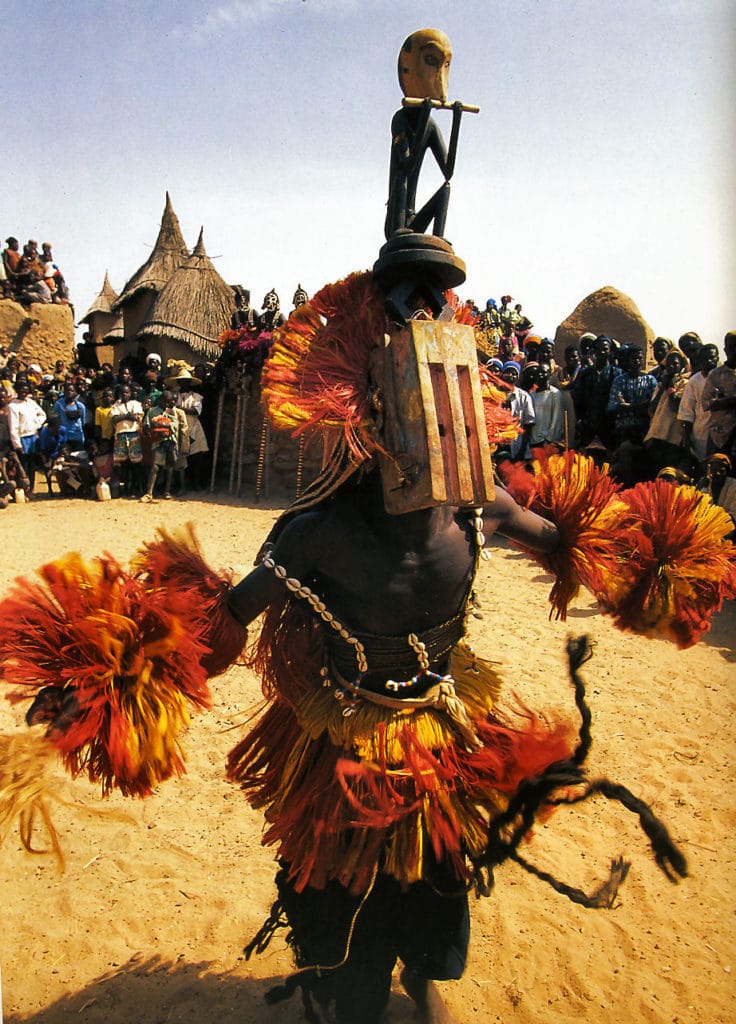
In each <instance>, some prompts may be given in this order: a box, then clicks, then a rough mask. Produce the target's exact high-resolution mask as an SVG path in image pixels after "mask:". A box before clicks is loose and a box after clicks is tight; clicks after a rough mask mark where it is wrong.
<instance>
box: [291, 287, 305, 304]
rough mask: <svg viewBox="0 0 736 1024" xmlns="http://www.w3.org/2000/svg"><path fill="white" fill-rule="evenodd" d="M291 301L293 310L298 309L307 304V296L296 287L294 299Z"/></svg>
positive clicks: (300, 288)
mask: <svg viewBox="0 0 736 1024" xmlns="http://www.w3.org/2000/svg"><path fill="white" fill-rule="evenodd" d="M291 301H292V302H293V303H294V309H299V307H300V306H304V305H305V304H306V303H307V302H309V296H308V295H307V293H306V292H305V291H304V289H303V288H302V286H301V285H297V289H296V291H295V292H294V298H293V299H292V300H291Z"/></svg>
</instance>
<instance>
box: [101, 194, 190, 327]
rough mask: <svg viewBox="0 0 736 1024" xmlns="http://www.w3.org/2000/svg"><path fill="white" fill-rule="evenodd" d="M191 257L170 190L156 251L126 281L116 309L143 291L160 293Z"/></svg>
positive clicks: (114, 306) (113, 309)
mask: <svg viewBox="0 0 736 1024" xmlns="http://www.w3.org/2000/svg"><path fill="white" fill-rule="evenodd" d="M187 256H188V249H187V247H186V244H185V242H184V236H183V235H182V233H181V228H180V227H179V221H178V219H177V216H176V214H175V213H174V208H173V206H172V205H171V199H170V197H169V193H168V192H167V193H166V205H165V207H164V213H163V216H162V218H161V228H160V230H159V233H158V238H157V239H156V244H155V245H154V247H153V252H152V253H151V255H150V256H149V257H148V259H147V260H146V262H145V263H144V264H143V266H142V267H140V268H139V269H138V270H137V271H136V272H135V274H133V276H132V277H131V278H130V280H129V281H128V282H127V283H126V285H125V287H124V288H123V290H122V293H121V294H120V296H119V298H118V299H117V301H116V302H115V303H114V304H113V307H112V311H113V312H114V313H115V312H118V311H119V310H120V309H121V308H122V307H123V306H124V305H125V304H126V302H128V301H129V300H130V299H132V298H133V297H134V296H135V295H137V294H138V292H140V291H153V292H160V291H161V289H162V288H163V287H164V285H165V284H166V283H167V282H168V280H169V279H170V278H171V275H172V274H173V273H175V271H177V270H178V269H179V267H180V266H181V265H182V263H183V262H184V261H185V260H186V258H187Z"/></svg>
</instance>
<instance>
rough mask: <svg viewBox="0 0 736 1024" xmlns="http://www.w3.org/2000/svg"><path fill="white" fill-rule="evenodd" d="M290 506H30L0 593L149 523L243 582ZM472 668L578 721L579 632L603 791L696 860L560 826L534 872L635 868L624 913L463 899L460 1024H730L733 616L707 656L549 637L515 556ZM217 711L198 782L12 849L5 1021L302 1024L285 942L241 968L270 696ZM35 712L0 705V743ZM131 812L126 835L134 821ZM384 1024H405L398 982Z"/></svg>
mask: <svg viewBox="0 0 736 1024" xmlns="http://www.w3.org/2000/svg"><path fill="white" fill-rule="evenodd" d="M276 514H277V511H276V509H275V508H269V507H263V506H259V507H246V506H245V504H244V503H243V502H233V501H230V500H228V499H223V498H219V499H217V497H216V500H214V501H209V500H195V501H181V502H178V501H175V502H167V503H161V504H158V505H153V506H147V507H146V506H141V505H139V504H137V503H128V502H124V501H116V502H108V503H104V504H98V503H95V502H78V501H67V500H58V499H57V500H53V501H44V500H39V501H36V502H34V503H33V504H30V505H21V506H11V507H10V508H9V509H7V510H6V511H5V512H0V541H1V544H2V551H3V558H2V564H1V566H0V592H2V593H5V592H6V591H7V588H8V587H9V586H10V584H11V581H12V579H13V578H14V577H15V576H16V575H18V574H28V573H31V572H32V571H33V570H34V568H35V567H36V566H38V565H40V564H42V563H43V562H44V561H47V560H50V559H52V558H54V557H57V556H58V555H59V554H60V553H62V552H63V551H66V550H71V549H76V550H79V551H80V552H82V554H84V555H85V556H92V555H94V554H96V553H99V552H101V551H104V550H107V551H110V552H111V553H113V554H115V555H116V556H117V557H119V558H120V559H121V560H126V559H127V558H128V557H129V556H130V555H131V554H132V553H133V551H134V550H135V548H136V546H137V545H138V543H139V542H140V541H142V540H144V539H147V538H151V537H152V536H153V533H154V529H155V527H156V526H157V525H158V524H166V525H168V526H175V525H177V524H180V523H184V522H187V521H189V520H191V521H193V522H194V523H195V524H196V527H197V531H198V534H199V537H200V539H201V541H202V545H203V548H204V551H205V555H206V557H207V558H208V560H209V561H210V562H211V564H213V565H218V566H222V565H231V566H233V567H234V568H235V570H236V573H237V574H238V575H239V574H241V573H244V572H245V571H247V569H248V568H249V566H250V563H251V560H252V558H253V557H254V554H255V552H256V550H257V548H258V546H259V543H260V541H261V539H262V538H263V536H264V535H265V533H266V532H267V530H268V528H269V527H270V525H271V523H272V522H273V520H274V518H275V516H276ZM479 582H480V587H479V591H480V596H481V598H482V599H483V603H484V611H485V618H484V620H483V621H478V622H475V623H474V625H473V641H474V643H475V646H476V648H477V649H478V651H479V652H480V653H481V654H485V655H487V656H490V657H494V658H497V659H499V660H500V661H501V662H502V663H503V665H504V666H505V668H504V672H505V675H506V678H507V680H508V683H509V684H510V685H512V686H513V688H514V689H515V690H516V691H517V692H518V693H519V694H520V696H521V697H522V698H523V699H524V700H525V701H526V702H527V703H529V704H531V705H532V706H534V707H548V708H550V709H555V710H557V711H562V712H563V713H570V714H574V705H573V701H572V694H571V690H570V686H569V683H568V681H567V675H566V666H565V661H564V644H565V637H566V636H567V635H568V633H569V632H575V633H581V632H587V633H589V634H590V635H591V636H592V637H593V638H594V640H595V645H596V646H595V656H594V658H593V660H592V661H591V662H590V663H588V665H587V666H585V669H584V676H585V678H586V681H587V684H588V694H589V700H590V704H591V707H592V710H593V716H594V720H593V729H594V740H595V742H594V747H593V750H592V753H591V757H590V759H589V766H590V769H591V773H592V774H593V775H598V774H601V775H608V776H610V777H612V778H614V779H616V780H617V781H619V782H621V783H623V784H625V785H627V786H629V788H631V789H632V790H634V791H635V792H636V793H637V794H639V795H640V796H642V797H643V798H644V799H646V800H647V801H649V802H650V803H651V804H652V805H653V807H654V809H655V810H656V811H657V812H658V813H659V814H660V815H661V816H662V817H663V818H664V819H665V820H666V822H667V824H668V826H669V828H670V830H671V833H672V835H673V836H674V837H675V839H676V840H677V841H678V843H680V844H681V846H682V849H683V850H684V851H685V852H686V854H687V856H688V859H689V864H690V877H689V878H688V879H687V880H685V881H684V882H682V883H681V884H679V885H677V886H675V885H672V884H671V883H669V882H668V881H667V879H666V878H665V877H664V876H663V875H662V874H661V872H660V871H659V869H658V868H657V867H656V865H655V864H654V862H653V860H652V859H651V857H650V856H649V849H648V844H647V841H646V839H645V838H644V836H643V835H642V833H641V832H640V831H639V830H638V826H637V823H636V821H635V819H634V818H633V816H632V815H630V814H628V813H627V812H625V811H623V810H622V809H620V808H618V807H617V806H616V805H607V804H605V802H596V803H591V804H588V805H587V806H586V807H585V808H582V809H580V808H579V809H576V810H574V811H565V812H561V813H558V814H557V815H556V816H555V817H553V819H552V821H551V822H550V823H549V824H548V825H547V826H545V827H544V828H541V829H540V830H539V831H538V832H537V834H536V837H535V839H534V841H533V842H532V844H531V845H530V846H529V847H527V848H526V851H525V854H526V856H527V857H528V858H529V859H531V860H533V861H534V862H535V863H537V864H539V865H540V866H543V867H547V868H548V869H550V870H552V871H554V873H555V874H557V876H558V877H561V878H563V879H565V880H566V881H568V882H570V883H572V884H575V885H579V886H582V887H584V888H586V887H587V888H592V887H593V886H594V885H595V883H596V881H597V880H600V879H602V878H603V877H604V876H605V874H606V872H607V868H608V864H609V861H610V859H611V857H613V856H615V855H617V854H623V855H624V856H626V857H627V858H630V859H631V861H632V868H631V872H630V874H629V878H628V880H627V882H626V884H625V885H624V887H623V889H622V891H621V895H620V900H619V904H618V906H617V907H616V908H615V909H613V910H610V911H606V910H599V911H593V910H584V909H581V908H579V907H577V906H575V905H573V904H572V903H570V902H568V901H567V900H566V899H564V898H563V897H561V896H558V895H557V894H556V893H554V892H553V891H552V890H551V889H550V888H549V887H547V886H546V885H544V884H543V883H541V882H539V881H537V880H536V879H534V878H532V877H530V876H528V875H526V874H525V873H524V872H523V871H522V870H521V869H520V868H519V867H518V866H516V865H513V864H509V865H506V866H505V867H504V868H502V869H501V870H499V871H498V872H497V879H496V888H495V891H494V893H493V895H492V897H491V898H490V899H482V900H478V901H474V902H473V905H472V918H473V939H472V951H471V956H470V960H469V964H468V969H467V972H466V974H465V976H464V978H463V979H462V980H461V981H460V982H456V983H448V984H446V985H444V986H443V992H444V993H445V997H446V1000H447V1002H448V1004H449V1006H450V1007H451V1008H452V1010H453V1011H454V1012H455V1014H456V1015H457V1017H458V1020H459V1021H462V1022H478V1024H486V1022H503V1024H532V1022H534V1024H540V1022H549V1024H557V1022H563V1021H564V1022H568V1021H570V1020H574V1019H578V1020H584V1021H615V1022H623V1021H630V1020H637V1021H641V1022H647V1024H716V1022H718V1024H725V1022H727V1021H734V1020H736V1015H735V1012H734V1009H733V1007H734V977H733V974H734V970H736V951H735V950H734V934H736V932H735V930H734V927H733V923H734V922H733V917H734V894H735V893H736V885H735V884H734V882H735V872H734V845H735V844H734V827H733V826H734V821H735V819H736V801H735V800H734V788H735V787H734V772H733V731H732V723H733V721H734V710H735V709H734V703H735V702H734V692H733V688H734V683H735V682H736V679H735V673H734V660H735V658H736V655H735V654H734V642H735V641H736V628H735V627H736V609H735V608H734V605H733V604H731V605H729V606H728V607H727V608H726V609H725V610H724V612H723V613H722V614H721V615H720V616H719V617H718V619H717V621H716V622H715V624H714V628H713V630H712V632H711V633H710V634H709V635H708V636H707V637H706V639H705V640H704V641H702V642H701V643H700V645H699V646H698V647H697V648H695V649H693V650H689V651H685V652H678V651H677V650H676V649H675V648H674V647H672V646H670V645H668V644H667V643H665V642H663V641H650V640H644V639H640V638H637V637H631V636H625V635H623V634H621V633H618V632H616V631H615V630H614V629H613V628H612V627H611V626H610V624H609V623H608V622H607V621H606V620H605V619H604V618H603V617H601V616H600V615H599V614H598V613H597V612H596V610H595V607H594V606H593V604H592V603H591V602H590V601H588V600H587V598H585V597H584V598H582V599H581V600H580V601H579V602H578V604H577V605H576V607H575V608H574V609H573V610H572V614H571V615H570V618H569V621H568V623H567V624H564V623H555V622H549V621H548V619H547V605H546V597H547V592H548V589H549V583H550V581H549V578H547V577H545V576H543V575H541V574H540V572H539V570H538V569H536V568H535V567H534V566H533V565H531V564H530V563H529V562H528V561H527V560H526V559H524V558H523V557H522V556H520V555H518V554H517V553H515V552H513V551H512V550H510V549H509V548H508V547H507V546H506V545H505V543H504V542H503V541H500V542H499V543H498V544H495V545H494V548H493V556H492V559H491V561H489V562H486V563H483V564H482V568H481V575H480V580H479ZM213 689H214V704H213V708H212V710H211V711H210V712H208V713H205V714H203V715H201V716H200V717H199V718H198V719H196V720H195V722H194V724H193V726H192V729H191V731H190V733H189V735H188V738H187V748H188V774H187V775H185V776H184V777H183V778H182V779H180V780H171V781H169V782H168V783H166V784H165V785H164V786H162V787H161V788H160V790H159V791H158V792H157V793H156V794H155V795H154V796H153V797H151V798H149V799H148V800H145V801H125V800H123V799H122V798H120V797H117V796H114V797H113V798H111V799H110V800H108V801H106V802H104V803H103V802H101V801H100V800H99V799H98V794H97V793H96V791H95V790H94V789H93V787H91V786H90V785H88V784H87V783H86V782H83V781H77V782H75V783H71V782H67V781H66V780H61V779H60V784H59V786H60V792H65V793H66V794H67V796H71V797H72V798H74V799H76V800H79V801H82V802H83V803H84V806H85V807H86V808H88V809H90V810H91V811H92V812H94V813H81V811H80V809H79V808H76V809H74V808H67V807H63V806H60V807H58V808H57V809H56V810H55V812H54V814H55V821H56V825H57V827H58V829H59V831H60V833H61V835H62V839H63V844H64V849H65V853H66V860H67V865H66V871H65V873H64V874H62V875H60V874H59V873H58V871H57V869H56V866H55V864H54V861H53V860H52V859H51V858H50V857H34V856H31V855H29V854H27V853H25V852H24V851H23V850H22V848H21V845H20V842H19V840H18V837H17V834H15V833H13V834H12V835H11V836H10V837H9V839H8V840H7V842H6V844H5V846H4V847H3V848H2V850H0V906H1V907H2V925H1V930H0V967H1V969H2V997H3V1009H4V1020H5V1021H6V1022H7V1021H12V1022H21V1021H34V1022H38V1024H57V1022H65V1021H77V1022H79V1024H93V1022H95V1024H97V1022H106V1024H131V1022H134V1021H135V1022H138V1021H140V1022H145V1024H165V1022H166V1024H168V1022H172V1024H173V1022H177V1021H197V1022H200V1024H210V1022H212V1024H214V1022H218V1024H236V1022H237V1024H263V1022H266V1021H269V1022H270V1021H274V1022H275V1021H278V1022H284V1024H288V1022H296V1021H300V1020H303V1016H302V1011H301V1006H300V1001H299V999H298V997H297V998H295V999H294V1000H292V1002H291V1003H283V1004H280V1005H279V1006H277V1007H269V1006H267V1005H266V1004H265V1003H264V998H263V997H264V993H265V991H266V990H267V989H268V988H269V987H270V986H271V985H272V984H274V983H275V982H278V981H279V980H280V979H281V978H282V976H283V975H284V974H285V973H287V972H288V971H289V969H290V958H289V952H288V950H287V948H286V947H285V945H284V943H283V939H282V938H281V937H280V935H282V934H283V933H280V934H279V935H278V936H277V937H276V938H275V939H274V941H273V942H272V944H271V946H270V947H269V949H268V951H267V952H266V953H265V954H263V955H262V956H260V957H257V958H255V959H253V960H251V961H250V962H246V961H245V960H244V958H243V955H242V949H243V946H244V944H245V943H246V942H247V940H248V939H249V938H250V937H251V936H252V935H253V933H254V932H255V931H256V930H257V928H258V927H259V926H260V924H261V922H262V921H263V919H264V917H265V915H266V914H267V912H268V910H269V907H270V905H271V901H272V899H273V888H272V880H273V873H274V865H273V857H272V852H271V851H270V850H268V849H265V848H263V847H262V846H261V843H260V835H261V819H260V817H259V815H258V814H257V813H255V812H253V811H251V810H250V808H249V807H248V806H247V805H246V803H245V801H244V800H243V798H242V797H241V795H240V793H239V791H238V790H237V789H235V788H233V787H232V786H230V785H229V784H228V783H226V782H225V779H224V773H223V764H224V761H225V757H226V754H227V751H228V750H229V749H230V747H231V746H232V745H234V743H235V742H236V739H237V738H239V736H240V734H241V732H242V729H243V728H244V724H245V721H246V719H247V717H248V714H249V712H250V711H251V710H252V709H253V708H254V707H255V706H257V705H258V703H259V700H260V690H259V686H258V682H257V680H256V679H255V678H254V677H253V676H252V675H251V674H250V673H249V672H248V671H246V670H245V669H243V668H240V667H235V668H232V669H230V670H229V671H228V672H227V673H226V674H225V675H224V676H223V677H221V678H220V679H219V680H217V681H216V682H215V684H214V687H213ZM21 722H22V709H19V708H14V707H11V706H10V705H8V704H7V702H5V703H4V704H3V705H0V731H3V732H6V731H8V730H11V729H13V728H16V727H20V726H21ZM122 812H125V814H126V817H124V818H121V816H120V815H121V813H122ZM390 1015H391V1017H390V1019H391V1021H393V1022H394V1024H402V1022H408V1021H411V1020H412V1019H413V1017H412V1007H411V1004H410V1003H409V1001H408V999H407V998H406V997H405V996H404V995H403V994H402V993H401V989H400V987H399V985H398V982H396V984H395V989H394V993H393V995H392V998H391V1003H390Z"/></svg>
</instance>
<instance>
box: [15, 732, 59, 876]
mask: <svg viewBox="0 0 736 1024" xmlns="http://www.w3.org/2000/svg"><path fill="white" fill-rule="evenodd" d="M55 759H56V752H55V750H54V748H53V747H52V746H51V744H50V743H49V742H48V740H46V739H45V738H44V736H43V733H41V732H40V731H38V730H35V729H34V730H29V731H27V732H18V733H6V734H2V735H0V846H2V844H3V842H4V841H5V839H6V838H7V836H8V833H9V832H10V830H11V828H12V827H13V825H14V824H15V822H16V820H17V821H18V826H19V829H20V838H21V842H22V843H23V846H24V847H25V849H26V850H28V852H29V853H53V854H54V855H55V856H56V859H57V862H58V865H59V869H60V870H61V869H63V867H64V855H63V853H62V850H61V845H60V843H59V836H58V833H57V831H56V829H55V828H54V823H53V821H52V820H51V814H50V811H49V807H48V804H49V800H55V799H57V797H56V795H55V793H54V789H53V786H54V783H53V780H52V778H51V767H52V764H53V762H54V761H55ZM37 816H38V817H40V818H41V821H42V823H43V825H44V826H45V829H46V835H47V839H48V842H49V844H50V846H49V847H47V848H46V849H36V848H35V847H34V846H33V829H34V823H35V819H36V817H37Z"/></svg>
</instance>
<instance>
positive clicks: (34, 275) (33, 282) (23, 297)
mask: <svg viewBox="0 0 736 1024" xmlns="http://www.w3.org/2000/svg"><path fill="white" fill-rule="evenodd" d="M17 298H18V301H19V302H20V303H21V305H23V306H30V305H32V304H33V303H34V302H41V303H44V304H45V305H48V304H50V303H51V292H50V291H49V288H48V285H47V284H46V282H45V281H43V280H42V277H41V275H40V274H39V273H38V272H37V271H35V270H29V271H28V273H27V274H24V275H23V283H22V285H21V287H20V289H19V291H18V294H17Z"/></svg>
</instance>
